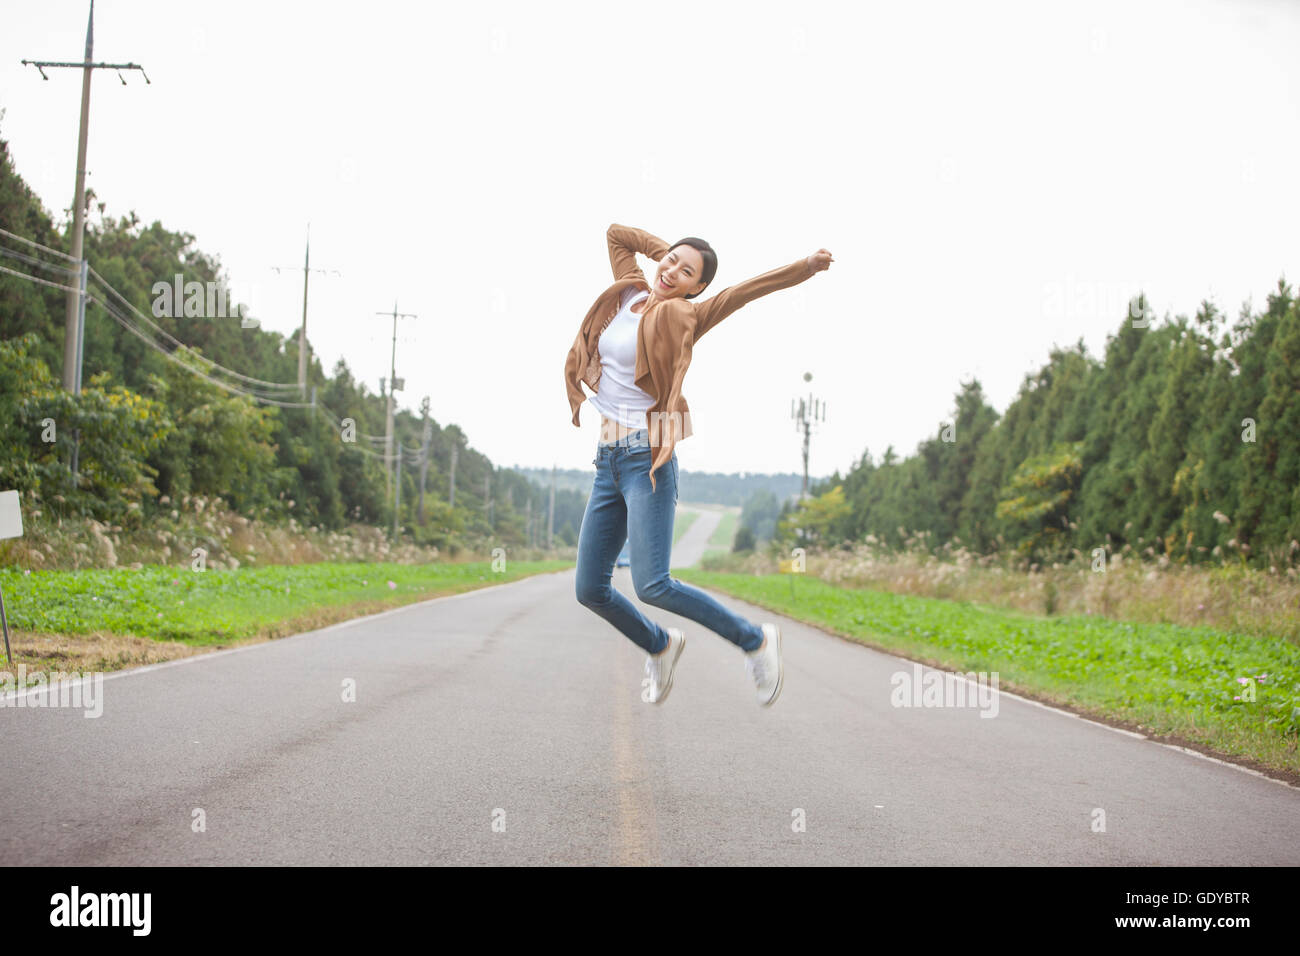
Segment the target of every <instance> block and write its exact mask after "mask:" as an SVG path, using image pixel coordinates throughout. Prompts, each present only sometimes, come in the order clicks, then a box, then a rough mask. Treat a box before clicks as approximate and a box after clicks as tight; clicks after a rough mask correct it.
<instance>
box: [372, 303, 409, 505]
mask: <svg viewBox="0 0 1300 956" xmlns="http://www.w3.org/2000/svg"><path fill="white" fill-rule="evenodd" d="M375 315H391V316H392V317H393V355H392V358H391V360H390V363H389V377H388V416H387V421H386V422H385V424H384V476H385V477H384V482H385V485H386V486H387V487H388V492H389V495H390V496H391V494H392V487H391V483H390V479H391V477H392V474H393V414H394V413H395V411H396V405H397V392H398V391H399V390H400V389H401V388H402V386H403V385H405V384H406V383H405V382H404V381H403V380H402V379H400V378H398V377H397V320H398V319H416V318H419V316H417V315H416V314H415V313H414V312H398V311H397V300H395V299H394V300H393V311H392V312H376V313H375Z"/></svg>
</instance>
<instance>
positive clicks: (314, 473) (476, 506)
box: [0, 140, 585, 551]
mask: <svg viewBox="0 0 1300 956" xmlns="http://www.w3.org/2000/svg"><path fill="white" fill-rule="evenodd" d="M89 198H91V199H93V196H92V197H89ZM69 219H70V217H69ZM0 228H4V229H6V230H8V231H9V232H12V233H16V234H18V235H20V236H24V237H26V238H29V239H31V240H33V241H35V242H37V243H40V244H42V245H45V246H48V247H50V248H53V249H57V250H61V251H63V252H65V253H66V252H67V251H68V250H69V248H70V245H71V243H70V241H69V238H70V237H69V232H70V227H69V226H68V225H64V226H63V227H62V228H57V227H56V225H55V222H54V220H53V218H52V217H51V215H50V214H49V212H47V211H46V210H45V208H44V207H43V205H42V204H41V202H40V200H39V198H38V197H37V196H36V195H35V194H34V193H33V192H32V191H31V189H30V187H29V186H28V185H27V184H26V183H25V182H24V181H23V179H22V178H21V176H19V175H18V173H17V171H16V169H15V167H14V162H13V158H12V156H11V153H10V149H9V144H8V143H7V142H5V141H4V140H0ZM6 247H7V248H9V249H10V250H11V251H13V250H17V251H18V252H19V253H21V254H24V255H25V254H26V253H25V252H23V250H24V249H25V248H26V247H24V246H21V245H17V244H14V243H12V242H11V243H8V244H7V246H6ZM85 254H86V258H87V259H88V261H89V263H90V266H91V268H93V269H94V270H95V271H96V272H97V273H98V274H99V275H100V276H102V277H103V279H104V280H105V282H107V283H108V285H110V286H112V287H113V288H114V289H115V290H117V292H119V293H120V294H121V295H122V296H123V297H124V298H125V299H126V300H127V301H129V302H130V303H131V305H133V306H135V308H137V309H139V310H140V311H141V312H143V313H144V314H145V315H146V316H148V317H149V318H150V320H151V321H152V322H153V323H156V325H157V326H158V327H159V328H161V329H162V330H163V331H164V332H165V333H166V335H167V336H171V337H174V338H175V339H176V340H178V341H180V342H181V343H183V344H184V345H186V346H189V347H190V348H192V349H193V350H194V353H195V355H190V356H188V357H186V358H184V360H183V364H178V363H177V362H175V361H172V360H170V359H168V358H167V357H166V356H165V355H163V354H160V352H159V351H158V350H157V349H156V348H155V347H153V346H152V345H150V344H149V343H148V342H146V341H144V340H142V339H141V338H140V337H139V336H138V335H136V334H134V333H132V332H131V331H129V330H128V329H127V328H124V327H123V326H122V325H121V324H120V323H119V322H117V321H114V320H113V319H112V318H111V317H110V316H109V315H107V314H105V313H104V311H103V310H101V309H99V308H97V307H96V306H94V305H90V306H88V307H87V314H86V323H85V336H84V346H83V352H84V357H83V368H84V373H83V391H82V394H81V395H79V396H73V395H71V394H69V393H68V392H66V391H64V390H63V389H62V388H61V370H62V366H63V343H64V318H65V308H66V301H67V298H66V294H65V293H64V292H62V291H60V290H58V289H55V288H50V287H48V286H44V285H40V284H38V283H35V282H32V281H30V280H29V279H24V278H20V277H18V276H15V275H11V274H8V273H0V488H16V489H18V490H20V491H22V492H23V493H24V496H25V499H26V500H30V501H39V502H40V503H41V505H42V506H43V510H44V511H45V512H46V513H47V514H50V515H52V516H72V515H80V516H86V517H93V518H97V519H99V520H105V521H116V522H122V521H127V522H138V521H147V520H148V517H149V516H150V515H151V514H153V513H155V512H157V511H159V510H163V509H167V508H170V507H171V505H167V504H164V503H161V502H165V501H172V502H174V501H177V500H180V499H181V498H183V497H184V496H185V495H202V496H205V497H220V498H221V499H222V500H224V501H225V502H226V503H227V504H228V506H229V507H231V508H232V509H234V510H237V511H239V512H240V513H243V514H245V515H249V516H257V517H264V518H267V519H270V520H284V519H287V518H288V517H290V516H292V517H295V518H296V519H297V520H298V521H299V522H300V523H302V524H306V525H318V526H321V527H324V528H339V527H342V526H344V525H346V524H348V523H350V522H361V523H366V524H372V525H378V526H384V527H388V526H391V525H392V523H393V518H394V515H393V509H394V504H395V502H394V500H393V496H391V495H389V494H388V493H387V481H386V477H385V467H384V460H383V458H382V457H380V456H381V455H382V453H383V452H384V447H383V445H382V444H376V443H373V442H366V441H364V440H358V441H356V442H354V443H351V444H349V442H348V441H347V439H346V437H345V436H344V435H343V434H342V433H341V430H340V427H339V422H338V421H335V420H332V419H331V418H330V417H327V416H326V415H325V414H323V413H321V412H319V411H316V410H313V409H311V408H287V407H277V406H274V405H266V404H259V403H257V402H255V401H253V400H252V399H250V398H248V397H245V396H243V395H241V394H235V393H232V392H231V391H229V390H227V389H223V388H221V387H219V386H218V385H215V384H212V383H211V382H210V381H208V380H206V379H205V378H204V377H203V376H202V375H201V374H199V373H202V372H203V371H204V369H205V365H204V362H203V359H210V360H212V361H215V362H217V363H219V364H220V365H222V366H225V367H226V368H229V369H233V370H238V371H239V372H240V373H241V374H244V375H246V376H249V377H250V378H255V379H260V380H263V381H266V382H280V383H296V381H297V376H298V343H297V337H296V336H287V337H286V336H282V335H280V334H278V333H276V332H272V331H268V330H264V329H261V328H251V327H250V328H244V327H242V323H241V321H240V320H239V318H238V316H237V315H236V316H235V317H233V318H222V319H219V320H194V319H187V318H185V317H184V315H183V313H181V312H180V311H179V310H178V309H176V310H171V311H172V312H173V315H174V317H173V315H158V314H157V310H155V309H154V308H153V306H154V303H155V301H156V299H157V296H156V294H155V289H154V284H155V283H156V282H158V281H160V280H165V281H171V279H172V277H173V276H175V275H177V274H181V275H183V276H184V277H185V278H186V279H187V280H194V281H197V282H199V283H202V284H205V285H206V284H208V283H212V284H213V285H217V286H222V287H224V286H225V285H226V284H227V283H226V282H225V277H224V276H222V274H221V267H220V263H219V261H218V260H217V259H216V258H215V257H213V256H211V255H209V254H207V253H205V252H203V251H202V250H200V249H198V248H196V246H195V239H194V236H192V235H190V234H188V233H184V232H174V231H171V230H168V229H166V228H164V227H163V225H162V224H161V223H159V222H154V223H152V224H150V225H147V226H146V225H144V224H142V223H141V222H140V220H139V218H138V217H137V216H136V215H135V214H134V213H131V214H129V215H127V216H123V217H119V218H114V217H112V216H106V215H104V214H103V206H102V205H100V207H99V216H98V217H87V226H86V234H85ZM29 258H35V259H40V258H41V256H40V254H38V253H32V254H31V256H30V257H29ZM44 261H46V262H47V263H52V262H55V260H54V259H52V258H50V257H49V256H48V255H46V256H45V257H44ZM63 264H65V265H66V263H63ZM0 265H5V266H6V267H9V268H15V269H16V270H18V271H23V272H26V273H30V274H34V275H39V276H42V277H44V278H46V279H50V280H53V281H58V282H61V283H64V284H66V283H68V282H69V281H70V280H68V279H67V278H66V276H62V275H59V274H58V273H55V272H53V271H51V270H49V269H47V268H45V267H42V266H38V265H34V264H33V263H32V262H30V261H25V260H21V259H15V258H14V256H7V257H6V258H4V259H3V260H2V261H0ZM150 334H151V336H153V337H155V338H156V339H157V340H158V341H159V342H161V343H163V344H164V345H167V343H166V338H165V336H164V335H162V334H157V335H154V334H153V333H152V331H151V330H150ZM308 348H309V356H310V358H311V361H310V362H309V364H308V369H307V388H308V392H309V393H310V391H311V390H312V389H314V390H315V394H316V400H317V402H318V403H320V404H321V405H323V406H324V407H325V408H328V409H329V410H330V412H331V413H332V414H333V415H334V416H336V417H337V419H351V420H352V426H351V427H352V428H353V429H354V431H355V433H359V434H361V435H367V434H369V435H383V434H384V429H385V416H386V401H387V400H386V398H385V397H384V396H383V395H381V394H378V393H376V392H372V391H371V390H369V389H368V388H367V387H366V385H365V384H363V383H361V382H359V381H357V380H356V379H355V378H354V376H353V374H352V372H351V370H350V369H349V368H348V365H347V363H346V362H345V361H343V360H340V361H339V362H338V363H337V364H336V365H335V366H334V367H333V369H331V370H330V371H329V372H328V373H327V372H326V371H325V370H324V369H323V368H322V367H321V364H320V362H319V360H318V359H317V358H316V356H315V355H314V354H313V353H311V352H310V342H309V343H308ZM172 354H173V355H174V356H177V357H181V356H183V355H185V354H186V353H184V352H183V351H172ZM196 356H197V357H196ZM280 397H282V398H288V399H290V403H291V404H292V403H298V402H301V401H303V400H304V399H305V398H306V397H307V396H300V395H299V393H298V392H297V391H296V390H295V391H292V392H289V393H287V394H281V396H280ZM431 411H432V410H431V409H429V408H428V406H427V404H426V405H425V406H424V407H423V408H422V409H421V410H420V411H411V410H409V409H401V408H399V409H398V411H397V413H396V416H395V424H394V442H395V443H401V444H402V445H404V446H405V447H406V448H407V449H411V448H420V447H422V445H423V441H424V431H425V422H426V417H427V420H428V426H429V431H430V439H429V454H428V460H429V467H428V469H427V472H426V474H425V475H424V481H425V498H424V520H423V521H421V520H420V516H419V514H418V506H419V498H420V481H421V474H420V469H419V468H418V467H411V465H412V462H411V461H410V459H409V458H408V459H407V461H406V464H407V466H406V467H403V468H402V469H401V472H402V479H401V480H402V493H401V501H402V514H401V515H400V516H398V523H399V524H400V525H401V526H402V527H404V528H406V529H407V532H408V533H410V534H411V535H412V536H413V537H414V539H415V540H416V541H417V542H418V543H423V544H432V545H435V546H439V547H441V548H444V549H449V550H451V551H455V550H456V549H457V547H458V546H460V545H461V544H462V543H464V542H468V541H471V540H475V541H479V542H483V541H488V540H491V541H493V542H497V543H500V544H502V545H511V544H514V545H527V544H537V545H544V544H545V530H546V508H547V506H548V499H547V493H548V491H549V489H543V488H542V487H541V486H539V485H537V484H535V483H533V482H531V481H528V480H527V479H526V478H524V477H523V476H520V475H518V474H517V473H516V472H514V471H511V470H507V469H496V468H495V467H494V466H493V465H492V463H491V461H489V460H488V459H487V458H486V457H485V456H484V455H482V454H480V453H479V452H477V451H475V450H473V449H472V448H471V447H469V446H468V442H467V439H466V436H465V435H464V434H463V433H462V432H461V430H460V429H459V428H458V427H457V426H456V425H454V424H447V425H441V424H439V422H438V421H437V420H436V418H434V416H433V415H432V414H431ZM74 434H75V436H76V439H77V441H76V446H77V456H78V469H77V477H76V480H75V481H74V480H73V477H72V472H71V469H70V467H69V466H70V464H71V461H70V456H71V454H72V446H73V442H72V437H73V436H74ZM453 448H455V450H456V454H457V461H456V474H455V505H454V507H453V506H452V505H451V503H450V498H451V458H452V452H453ZM368 452H369V453H368ZM530 498H531V501H532V509H533V514H532V517H531V521H530V518H529V514H528V504H529V500H530ZM584 505H585V496H583V495H580V494H577V493H574V492H567V493H561V494H557V495H556V515H555V527H556V528H557V529H561V528H569V529H572V528H576V527H578V526H579V525H580V524H581V518H582V511H583V507H584ZM569 537H571V538H573V539H574V540H576V533H575V532H572V531H570V532H569ZM560 543H569V544H571V543H573V541H566V540H564V539H563V538H560Z"/></svg>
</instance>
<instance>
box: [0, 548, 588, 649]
mask: <svg viewBox="0 0 1300 956" xmlns="http://www.w3.org/2000/svg"><path fill="white" fill-rule="evenodd" d="M572 566H573V562H572V561H512V562H509V563H508V565H507V567H506V569H505V570H502V571H493V570H492V564H491V562H486V561H481V562H467V563H445V564H444V563H432V564H419V565H411V564H388V563H350V564H333V563H320V564H298V565H277V566H273V567H261V568H240V569H238V570H206V571H202V572H197V571H191V570H188V569H186V570H181V569H178V568H175V567H165V566H153V567H146V568H141V569H139V570H129V569H121V568H115V569H94V570H85V571H33V572H31V573H30V574H27V573H24V572H22V571H20V570H17V569H15V568H5V569H0V587H3V588H4V598H5V609H6V611H7V612H8V616H9V628H10V642H11V645H12V647H13V660H12V662H11V663H10V664H9V665H6V669H7V670H8V671H9V672H10V673H11V674H12V673H14V669H15V668H16V667H17V665H18V664H25V665H26V667H27V670H28V671H29V672H30V671H33V670H54V669H62V670H65V671H68V670H82V671H85V670H90V671H109V670H117V669H120V668H123V667H134V666H138V665H140V664H147V663H153V662H156V661H160V660H170V659H172V658H175V657H184V656H189V655H191V654H194V653H198V652H202V651H204V650H216V649H219V648H224V647H231V646H235V645H239V644H247V643H253V642H256V641H263V640H269V639H273V638H277V637H284V636H286V635H289V634H297V633H301V632H302V631H308V630H312V629H314V628H318V627H325V626H327V625H329V624H334V623H337V622H339V621H344V620H349V619H351V618H354V617H359V616H361V615H364V614H371V613H375V612H378V611H383V610H387V609H389V608H393V607H400V606H402V605H405V604H412V603H415V602H418V601H426V600H428V599H430V598H434V597H440V596H443V595H447V594H457V593H459V592H462V591H469V590H474V589H476V588H480V587H488V586H491V585H495V584H503V583H505V582H507V581H514V580H517V579H519V578H523V577H528V576H530V575H533V574H545V573H548V572H553V571H560V570H563V569H565V568H570V567H572Z"/></svg>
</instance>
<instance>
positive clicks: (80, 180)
mask: <svg viewBox="0 0 1300 956" xmlns="http://www.w3.org/2000/svg"><path fill="white" fill-rule="evenodd" d="M94 48H95V0H90V16H89V18H87V20H86V58H85V60H83V61H82V62H81V63H62V62H55V61H52V60H23V61H22V63H23V66H29V65H30V66H34V67H36V70H37V72H39V73H40V74H41V77H42V78H43V79H46V80H48V79H49V77H48V76H46V75H45V69H44V68H45V67H51V68H61V67H70V68H75V69H79V70H81V128H80V129H79V130H78V132H77V186H76V191H75V193H74V194H73V198H72V258H73V259H75V260H76V261H77V262H78V263H80V265H81V288H80V289H70V290H69V291H68V308H67V313H66V316H65V319H64V324H63V328H64V332H63V387H64V389H65V390H66V391H69V392H72V393H73V394H74V395H77V394H80V392H81V356H82V347H81V338H82V334H83V332H84V329H85V320H86V297H85V292H86V275H85V274H86V268H85V262H84V261H83V257H82V252H83V240H84V236H85V232H86V138H87V135H88V134H89V131H90V75H91V73H93V72H94V71H95V70H117V77H118V79H120V80H121V81H122V85H123V86H126V79H125V78H124V77H123V76H122V71H123V70H139V71H140V75H141V76H143V77H144V81H145V82H146V83H148V82H149V75H148V74H147V73H145V71H144V67H142V66H140V65H139V64H138V63H94V62H92V60H93V55H92V54H93V51H94Z"/></svg>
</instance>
